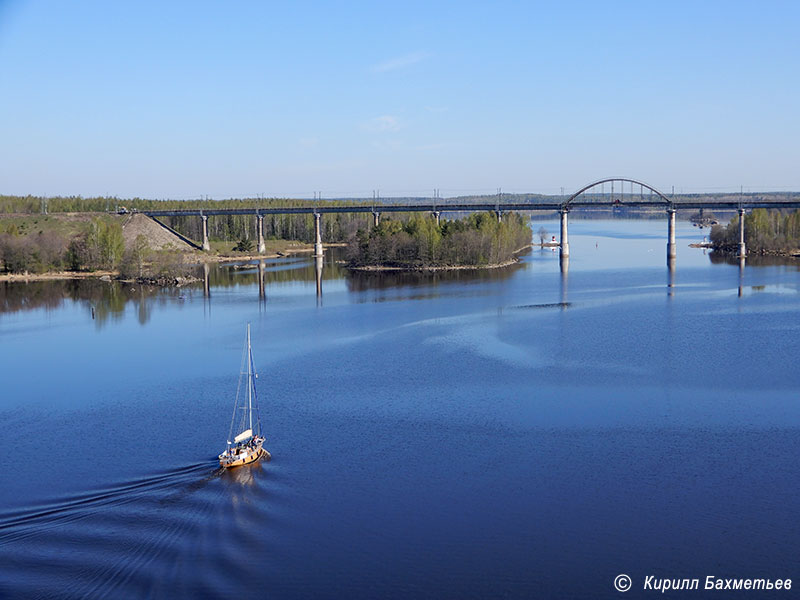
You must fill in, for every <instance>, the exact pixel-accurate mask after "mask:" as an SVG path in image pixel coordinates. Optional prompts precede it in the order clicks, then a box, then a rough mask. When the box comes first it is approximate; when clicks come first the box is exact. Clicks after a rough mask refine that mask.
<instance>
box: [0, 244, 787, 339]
mask: <svg viewBox="0 0 800 600" xmlns="http://www.w3.org/2000/svg"><path fill="white" fill-rule="evenodd" d="M342 257H343V255H342V251H341V249H340V248H330V249H329V251H328V252H327V253H326V254H325V256H324V257H314V258H312V257H311V256H310V255H294V256H288V257H281V258H275V259H261V260H254V261H244V262H241V263H226V264H220V263H211V264H201V265H197V267H196V268H195V270H194V273H193V275H194V276H195V277H196V278H197V279H198V280H197V282H195V283H192V284H189V285H187V286H184V287H181V288H172V287H167V288H162V287H156V286H150V285H141V284H136V283H123V282H119V281H102V280H100V279H82V280H61V281H58V280H53V281H32V282H0V314H3V313H14V312H18V311H24V310H34V309H40V308H44V309H46V310H54V309H57V308H60V307H61V306H62V305H63V304H64V302H65V301H71V302H77V303H81V304H83V305H84V306H85V307H86V314H87V317H88V318H91V319H93V320H94V322H95V325H96V327H98V328H102V327H103V326H105V324H106V323H109V322H113V321H118V320H121V319H123V318H124V316H125V311H126V306H127V305H128V304H129V303H133V305H134V308H135V315H136V319H137V320H138V322H139V323H140V324H142V325H144V324H146V323H148V322H149V321H150V319H151V317H152V315H153V312H154V309H155V307H156V306H157V305H163V304H166V303H171V302H176V301H177V302H181V301H183V300H185V299H190V298H191V297H192V296H193V295H199V294H202V296H203V298H204V303H205V310H206V314H208V311H210V305H211V295H212V294H211V291H212V288H218V289H219V288H228V287H236V286H242V287H245V288H246V287H248V286H252V288H251V289H252V293H253V300H254V302H255V301H258V302H259V303H260V306H261V307H262V308H263V307H266V302H267V288H268V286H269V285H271V284H276V283H289V282H304V283H310V282H311V281H314V282H315V287H316V299H317V306H322V290H323V287H324V283H325V281H332V280H336V281H341V280H344V281H345V282H346V288H347V290H348V291H349V292H351V293H360V292H369V291H380V290H387V289H391V288H397V289H402V288H407V289H413V290H414V292H413V294H406V295H402V294H401V296H396V295H395V296H393V297H392V299H395V300H397V299H401V298H422V297H438V296H440V295H441V292H440V291H439V290H438V289H437V288H438V286H439V284H450V283H462V284H471V283H475V284H481V283H488V282H496V281H502V280H507V279H510V278H512V277H513V276H514V275H515V274H516V273H518V272H519V270H520V269H525V268H527V266H529V265H526V264H525V263H518V264H515V265H512V266H510V267H507V268H503V269H488V270H457V271H437V272H422V271H376V272H362V271H358V272H350V271H349V270H348V269H346V268H345V267H344V266H343V261H342V260H341V259H342ZM708 257H709V261H710V263H712V264H730V265H732V266H739V282H738V286H739V295H740V296H741V295H742V294H743V291H742V290H743V282H744V261H743V260H740V259H739V258H738V257H736V256H728V255H722V254H719V253H716V252H711V253H709V254H708ZM559 263H560V271H561V290H560V291H561V302H562V303H566V302H567V290H568V285H567V281H568V273H569V258H564V259H560V261H559ZM747 265H748V266H750V267H762V266H775V265H780V266H785V267H787V268H790V269H793V270H800V261H798V260H797V259H793V258H790V257H781V256H758V255H750V256H749V257H748V259H747ZM667 266H668V272H667V293H668V295H669V296H673V295H674V293H675V288H676V283H675V281H676V272H677V267H676V262H675V259H672V260H669V261H668V263H667ZM368 296H369V297H367V296H365V297H363V298H360V299H357V300H356V301H370V299H373V300H376V301H381V300H385V299H387V297H386V296H384V295H380V294H378V295H374V297H373V296H372V295H368Z"/></svg>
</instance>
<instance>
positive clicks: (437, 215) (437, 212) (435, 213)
mask: <svg viewBox="0 0 800 600" xmlns="http://www.w3.org/2000/svg"><path fill="white" fill-rule="evenodd" d="M440 214H442V213H440V212H439V211H438V210H435V211H433V218H434V219H436V226H437V227H439V215H440Z"/></svg>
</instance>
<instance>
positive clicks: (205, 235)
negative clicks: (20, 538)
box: [200, 215, 211, 252]
mask: <svg viewBox="0 0 800 600" xmlns="http://www.w3.org/2000/svg"><path fill="white" fill-rule="evenodd" d="M200 218H201V219H203V250H205V251H206V252H208V251H209V250H211V244H209V243H208V217H207V216H206V215H200Z"/></svg>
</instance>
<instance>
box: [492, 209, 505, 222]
mask: <svg viewBox="0 0 800 600" xmlns="http://www.w3.org/2000/svg"><path fill="white" fill-rule="evenodd" d="M494 214H495V215H496V216H497V222H498V223H501V222H502V221H503V211H501V210H496V211H494Z"/></svg>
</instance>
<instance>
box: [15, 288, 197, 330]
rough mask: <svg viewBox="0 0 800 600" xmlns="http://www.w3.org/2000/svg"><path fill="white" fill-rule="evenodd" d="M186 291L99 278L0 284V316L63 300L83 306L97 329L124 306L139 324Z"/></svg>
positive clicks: (53, 305)
mask: <svg viewBox="0 0 800 600" xmlns="http://www.w3.org/2000/svg"><path fill="white" fill-rule="evenodd" d="M186 293H187V291H184V289H183V288H161V287H157V286H151V285H140V284H136V283H133V284H131V283H124V282H120V281H101V280H100V279H68V280H60V281H32V282H28V283H22V282H14V283H11V282H2V283H0V314H2V313H14V312H18V311H23V310H35V309H40V308H44V309H46V310H55V309H57V308H60V307H61V306H62V305H63V304H64V302H65V301H72V302H77V303H80V304H82V305H84V306H85V307H86V313H87V316H89V317H90V318H91V319H93V320H94V321H95V324H96V326H97V327H98V328H100V327H103V326H104V325H105V324H106V323H108V322H110V321H118V320H120V319H122V318H123V317H124V315H125V308H126V306H127V304H128V303H133V304H134V306H135V309H136V316H137V319H138V321H139V323H141V324H142V325H144V324H146V323H147V322H148V321H149V320H150V317H151V316H152V310H153V306H154V304H156V303H157V304H162V305H163V304H166V303H168V302H172V301H175V300H179V299H180V298H181V297H182V296H183V295H184V294H186Z"/></svg>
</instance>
